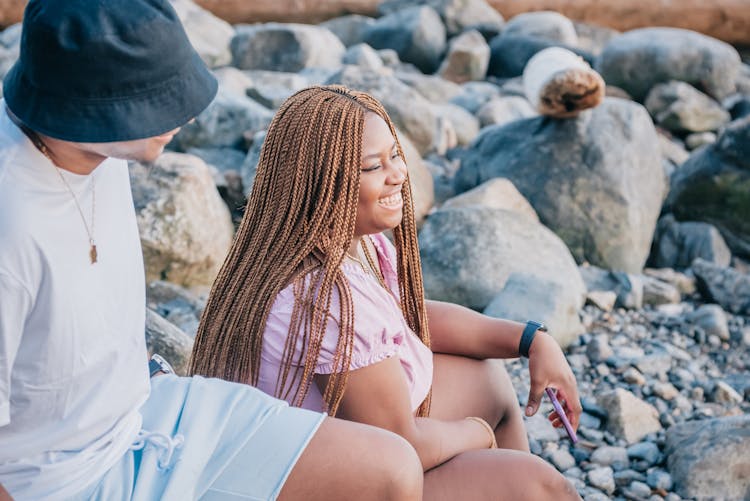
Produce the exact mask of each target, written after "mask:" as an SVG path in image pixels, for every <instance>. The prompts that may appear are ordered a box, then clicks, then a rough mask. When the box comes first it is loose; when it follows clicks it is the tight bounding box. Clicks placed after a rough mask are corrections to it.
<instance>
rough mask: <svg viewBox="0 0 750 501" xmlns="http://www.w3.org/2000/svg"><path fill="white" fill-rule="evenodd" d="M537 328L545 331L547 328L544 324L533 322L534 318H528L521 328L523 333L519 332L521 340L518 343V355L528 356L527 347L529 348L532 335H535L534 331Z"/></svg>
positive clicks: (532, 338) (532, 339)
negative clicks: (524, 325)
mask: <svg viewBox="0 0 750 501" xmlns="http://www.w3.org/2000/svg"><path fill="white" fill-rule="evenodd" d="M539 330H541V331H546V330H547V328H546V327H545V326H544V324H541V323H539V322H535V321H534V320H529V321H527V322H526V327H524V328H523V333H522V334H521V342H520V343H518V354H519V355H521V356H522V357H526V358H529V348H531V343H532V341H534V336H536V332H537V331H539Z"/></svg>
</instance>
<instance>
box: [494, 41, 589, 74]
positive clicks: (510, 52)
mask: <svg viewBox="0 0 750 501" xmlns="http://www.w3.org/2000/svg"><path fill="white" fill-rule="evenodd" d="M548 47H563V48H565V49H568V50H569V51H571V52H575V53H576V54H578V55H579V56H581V57H582V58H583V59H585V60H586V62H587V63H589V65H591V66H593V63H594V56H593V55H592V54H590V53H588V52H586V51H584V50H581V49H578V48H576V47H574V46H572V45H565V44H563V43H559V42H555V41H553V40H548V39H544V38H536V37H528V36H521V35H506V34H502V35H499V36H496V37H495V38H493V39H492V40H490V64H489V66H488V67H487V74H488V75H492V76H495V77H499V78H512V77H518V76H521V75H522V74H523V69H524V68H525V67H526V63H528V62H529V59H531V58H532V57H534V55H535V54H536V53H537V52H539V51H541V50H544V49H546V48H548Z"/></svg>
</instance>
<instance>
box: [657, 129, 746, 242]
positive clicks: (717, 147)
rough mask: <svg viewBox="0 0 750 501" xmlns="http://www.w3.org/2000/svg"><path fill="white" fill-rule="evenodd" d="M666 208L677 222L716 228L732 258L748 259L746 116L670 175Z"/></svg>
mask: <svg viewBox="0 0 750 501" xmlns="http://www.w3.org/2000/svg"><path fill="white" fill-rule="evenodd" d="M665 205H666V208H667V209H668V210H671V211H672V212H673V213H674V215H675V217H676V218H677V219H678V220H680V221H703V222H706V223H710V224H712V225H714V226H716V228H717V229H718V230H719V231H720V232H721V234H722V236H723V237H724V239H725V240H726V242H727V244H728V245H729V248H730V249H731V250H732V252H733V253H734V254H737V255H740V256H745V257H748V256H750V218H748V214H750V117H746V118H743V119H741V120H737V121H735V122H732V123H731V124H730V125H729V126H727V128H726V129H725V130H724V132H723V134H722V135H721V136H720V137H719V139H718V141H717V142H716V143H715V144H713V145H710V146H707V147H704V148H701V149H699V150H697V151H696V152H695V153H693V154H692V155H691V156H690V158H689V159H688V160H687V161H686V162H685V163H684V164H683V165H682V167H680V168H679V169H677V170H676V171H675V173H674V174H673V175H672V179H671V187H670V191H669V197H668V198H667V200H666V202H665Z"/></svg>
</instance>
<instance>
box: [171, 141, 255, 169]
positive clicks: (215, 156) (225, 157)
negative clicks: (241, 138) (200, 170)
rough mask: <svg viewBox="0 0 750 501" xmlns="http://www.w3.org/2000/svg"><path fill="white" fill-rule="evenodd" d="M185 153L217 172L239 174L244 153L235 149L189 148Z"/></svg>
mask: <svg viewBox="0 0 750 501" xmlns="http://www.w3.org/2000/svg"><path fill="white" fill-rule="evenodd" d="M186 153H188V154H189V155H193V156H196V157H198V158H200V159H201V160H203V161H204V162H206V163H207V164H208V165H211V166H212V167H215V168H216V169H217V170H218V171H219V172H221V173H224V172H227V171H236V172H239V171H240V169H241V167H242V162H243V160H244V159H245V153H244V152H242V151H241V150H237V149H235V148H210V147H209V148H190V149H189V150H188V151H187V152H186Z"/></svg>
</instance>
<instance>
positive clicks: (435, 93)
mask: <svg viewBox="0 0 750 501" xmlns="http://www.w3.org/2000/svg"><path fill="white" fill-rule="evenodd" d="M396 77H397V78H398V79H399V80H401V81H402V82H404V83H405V84H406V85H408V86H409V87H412V88H413V89H414V90H416V91H417V92H419V93H420V94H421V95H422V96H424V98H425V99H427V100H428V101H430V102H433V103H439V104H445V103H448V102H449V101H450V100H451V99H452V98H454V97H455V96H457V95H458V94H460V93H461V87H460V86H459V85H458V84H455V83H453V82H449V81H448V80H445V79H443V78H440V77H438V76H434V75H422V74H420V73H402V72H399V73H396Z"/></svg>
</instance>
